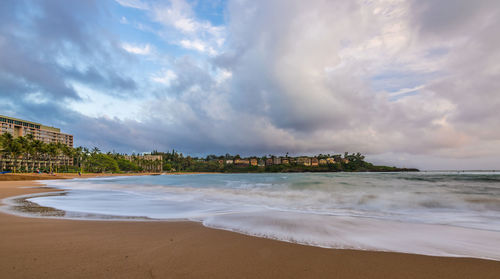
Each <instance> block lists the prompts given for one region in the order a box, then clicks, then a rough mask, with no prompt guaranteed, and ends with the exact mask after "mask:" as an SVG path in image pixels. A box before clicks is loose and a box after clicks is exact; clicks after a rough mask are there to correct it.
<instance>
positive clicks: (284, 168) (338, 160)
mask: <svg viewBox="0 0 500 279" xmlns="http://www.w3.org/2000/svg"><path fill="white" fill-rule="evenodd" d="M151 155H153V156H150V157H147V156H142V155H132V156H127V155H124V154H118V153H111V152H108V153H102V152H101V151H100V150H99V149H98V148H96V147H94V148H93V149H91V150H89V149H88V148H85V147H77V148H71V147H68V146H66V145H63V144H60V143H49V144H46V143H44V142H41V141H39V140H36V139H34V138H33V136H31V135H28V136H26V137H17V138H14V137H13V136H12V135H11V134H9V133H3V134H2V135H1V136H0V156H1V159H0V170H1V171H4V170H10V171H13V172H36V171H38V170H39V171H42V172H54V171H55V172H78V171H80V172H91V173H103V172H108V173H109V172H111V173H122V172H143V171H148V172H160V171H162V169H163V170H165V171H169V172H224V173H242V172H244V173H247V172H250V173H259V172H338V171H347V172H360V171H376V172H382V171H384V172H387V171H418V170H417V169H402V168H396V167H387V166H375V165H373V164H371V163H368V162H366V161H365V160H364V159H365V157H364V156H363V155H361V154H360V153H356V154H354V153H353V154H349V153H347V152H346V153H344V155H340V154H334V155H330V154H326V155H325V154H319V155H317V156H314V157H289V156H288V153H287V154H286V155H285V156H284V157H276V156H273V155H269V156H263V157H248V158H242V157H241V156H240V155H234V156H233V155H230V154H226V155H221V156H217V155H208V156H206V157H205V158H198V157H191V156H184V155H183V154H182V153H178V152H177V151H175V150H172V151H171V152H166V153H165V152H158V151H153V152H152V154H151Z"/></svg>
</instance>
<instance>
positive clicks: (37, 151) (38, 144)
mask: <svg viewBox="0 0 500 279" xmlns="http://www.w3.org/2000/svg"><path fill="white" fill-rule="evenodd" d="M31 147H32V150H31V151H32V152H33V153H32V154H31V159H32V162H31V163H32V166H31V169H32V170H34V169H35V164H36V163H37V162H38V168H40V161H41V158H42V155H44V152H45V149H46V148H45V143H44V142H43V141H41V140H33V141H32V142H31Z"/></svg>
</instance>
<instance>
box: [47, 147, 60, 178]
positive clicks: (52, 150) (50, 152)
mask: <svg viewBox="0 0 500 279" xmlns="http://www.w3.org/2000/svg"><path fill="white" fill-rule="evenodd" d="M58 149H59V147H58V146H57V144H56V143H53V142H51V143H49V144H47V145H46V148H45V153H46V154H47V156H48V158H49V168H50V172H52V163H53V160H54V159H55V158H56V157H57V155H58V154H59V150H58Z"/></svg>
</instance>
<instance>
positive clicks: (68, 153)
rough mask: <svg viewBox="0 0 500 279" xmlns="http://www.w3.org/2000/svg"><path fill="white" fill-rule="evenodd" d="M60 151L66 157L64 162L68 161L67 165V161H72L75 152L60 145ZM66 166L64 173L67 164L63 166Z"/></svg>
mask: <svg viewBox="0 0 500 279" xmlns="http://www.w3.org/2000/svg"><path fill="white" fill-rule="evenodd" d="M61 147H62V148H61V150H62V153H63V155H64V156H65V157H66V158H65V160H68V163H69V160H73V157H74V156H75V154H76V153H75V150H74V149H73V148H71V147H69V146H67V145H64V144H63V145H62V146H61ZM64 165H65V166H66V171H67V170H68V164H66V163H65V164H64Z"/></svg>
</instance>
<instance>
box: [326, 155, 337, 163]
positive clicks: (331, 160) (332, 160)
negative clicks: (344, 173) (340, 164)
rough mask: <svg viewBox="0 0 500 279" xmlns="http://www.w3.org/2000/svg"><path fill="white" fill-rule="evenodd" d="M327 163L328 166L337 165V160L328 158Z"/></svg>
mask: <svg viewBox="0 0 500 279" xmlns="http://www.w3.org/2000/svg"><path fill="white" fill-rule="evenodd" d="M326 163H327V164H335V159H333V158H331V157H330V158H326Z"/></svg>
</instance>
